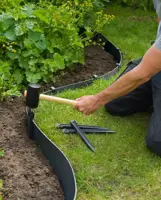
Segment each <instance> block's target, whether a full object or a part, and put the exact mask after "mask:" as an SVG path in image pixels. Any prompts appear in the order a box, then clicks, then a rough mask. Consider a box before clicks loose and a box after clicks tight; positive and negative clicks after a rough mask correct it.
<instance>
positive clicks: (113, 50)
mask: <svg viewBox="0 0 161 200" xmlns="http://www.w3.org/2000/svg"><path fill="white" fill-rule="evenodd" d="M100 39H101V42H103V43H105V45H104V49H105V51H106V52H108V53H110V54H111V55H112V56H113V58H114V60H115V62H116V67H115V68H114V69H113V70H111V71H109V72H107V73H105V74H103V75H101V76H95V77H93V78H91V79H88V80H85V81H81V82H77V83H74V84H69V85H64V86H61V87H59V88H53V89H52V88H51V90H49V91H46V92H44V93H49V92H52V93H53V92H54V93H57V92H62V91H64V90H68V89H76V88H81V87H86V86H88V85H90V84H92V83H93V81H94V80H96V79H109V78H110V77H111V76H113V75H115V74H116V73H118V72H119V70H120V68H121V63H122V55H121V52H120V50H119V48H117V47H116V46H115V45H114V44H113V43H112V42H110V41H109V40H108V39H107V38H105V37H104V36H103V35H102V34H101V33H96V34H95V36H94V37H93V40H94V41H97V42H98V43H99V42H100Z"/></svg>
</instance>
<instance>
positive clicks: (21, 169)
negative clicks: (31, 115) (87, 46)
mask: <svg viewBox="0 0 161 200" xmlns="http://www.w3.org/2000/svg"><path fill="white" fill-rule="evenodd" d="M0 148H3V149H4V151H5V156H4V157H3V158H0V179H3V181H4V192H3V193H4V197H3V200H64V196H63V192H62V189H61V187H60V184H59V181H58V178H57V177H56V175H55V173H54V172H53V170H52V168H51V167H50V165H49V163H48V161H47V160H46V158H45V157H44V156H43V154H42V153H41V151H40V149H39V148H38V147H37V146H36V144H35V142H34V141H32V140H30V139H29V138H28V136H27V127H26V116H25V103H24V98H22V97H21V98H14V99H10V100H8V101H7V102H2V103H0Z"/></svg>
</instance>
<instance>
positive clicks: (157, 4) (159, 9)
mask: <svg viewBox="0 0 161 200" xmlns="http://www.w3.org/2000/svg"><path fill="white" fill-rule="evenodd" d="M153 2H154V8H155V10H156V13H157V15H158V17H159V18H160V19H161V0H153ZM154 45H155V46H156V47H157V48H158V49H160V50H161V21H160V23H159V26H158V33H157V38H156V40H155V44H154Z"/></svg>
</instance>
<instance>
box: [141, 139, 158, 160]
mask: <svg viewBox="0 0 161 200" xmlns="http://www.w3.org/2000/svg"><path fill="white" fill-rule="evenodd" d="M145 142H146V146H147V148H148V149H149V150H151V151H152V152H154V153H155V154H157V155H158V156H161V141H154V139H153V138H149V137H146V140H145Z"/></svg>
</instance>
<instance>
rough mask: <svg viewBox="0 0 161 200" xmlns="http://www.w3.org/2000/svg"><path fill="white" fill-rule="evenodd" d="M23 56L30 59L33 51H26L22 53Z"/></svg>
mask: <svg viewBox="0 0 161 200" xmlns="http://www.w3.org/2000/svg"><path fill="white" fill-rule="evenodd" d="M22 55H23V57H28V56H30V55H32V50H28V51H24V52H23V53H22Z"/></svg>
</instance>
